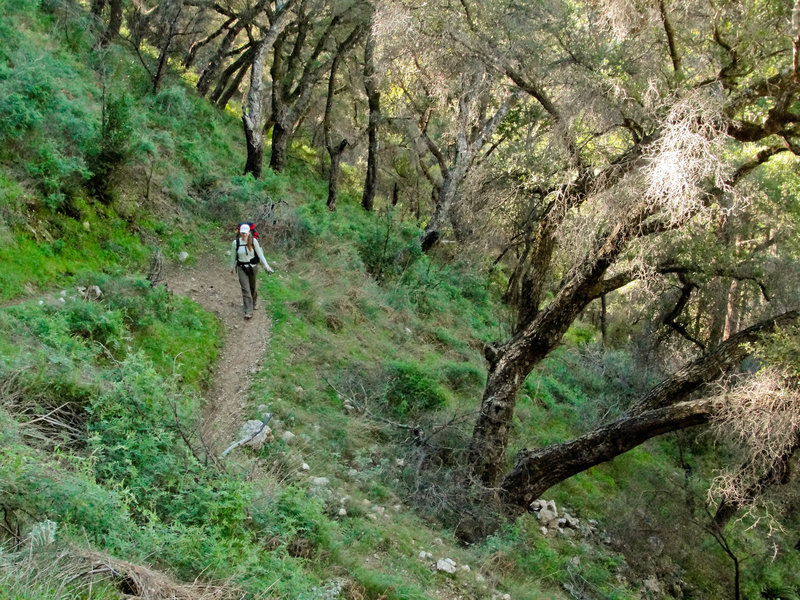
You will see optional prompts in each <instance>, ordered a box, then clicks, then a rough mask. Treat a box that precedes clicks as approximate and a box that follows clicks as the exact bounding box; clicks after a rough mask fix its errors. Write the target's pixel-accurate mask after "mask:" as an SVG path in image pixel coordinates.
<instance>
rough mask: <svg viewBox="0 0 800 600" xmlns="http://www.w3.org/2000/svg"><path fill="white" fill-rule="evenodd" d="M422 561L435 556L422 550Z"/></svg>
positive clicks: (420, 554)
mask: <svg viewBox="0 0 800 600" xmlns="http://www.w3.org/2000/svg"><path fill="white" fill-rule="evenodd" d="M419 558H420V560H427V559H429V558H433V554H431V553H430V552H428V551H427V550H421V551H420V553H419Z"/></svg>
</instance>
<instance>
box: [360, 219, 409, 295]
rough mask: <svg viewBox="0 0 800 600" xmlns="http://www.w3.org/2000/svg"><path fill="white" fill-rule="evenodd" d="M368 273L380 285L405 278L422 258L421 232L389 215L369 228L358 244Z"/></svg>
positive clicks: (374, 222)
mask: <svg viewBox="0 0 800 600" xmlns="http://www.w3.org/2000/svg"><path fill="white" fill-rule="evenodd" d="M356 246H357V248H358V253H359V255H360V256H361V260H362V261H363V262H364V266H365V267H366V269H367V272H368V273H370V274H371V275H372V276H373V277H375V279H377V280H378V281H379V282H380V281H384V280H391V279H394V278H396V277H398V276H400V275H402V274H403V273H404V272H405V271H406V270H408V269H409V268H410V267H411V266H412V265H413V264H414V263H415V262H417V261H418V260H419V259H420V258H421V257H422V248H421V246H420V244H419V230H418V229H417V228H416V227H410V226H409V225H408V224H404V223H403V222H402V221H399V220H396V219H395V218H394V216H393V215H392V213H391V212H387V213H386V214H385V215H383V217H382V218H381V219H380V220H377V219H376V220H375V221H373V222H372V223H370V224H369V225H368V226H367V227H366V231H364V232H363V233H361V235H360V237H359V239H358V241H357V242H356Z"/></svg>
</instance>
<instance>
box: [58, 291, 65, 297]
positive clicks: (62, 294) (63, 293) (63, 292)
mask: <svg viewBox="0 0 800 600" xmlns="http://www.w3.org/2000/svg"><path fill="white" fill-rule="evenodd" d="M59 295H60V296H61V297H62V298H63V297H64V296H66V295H67V290H61V292H60V293H59Z"/></svg>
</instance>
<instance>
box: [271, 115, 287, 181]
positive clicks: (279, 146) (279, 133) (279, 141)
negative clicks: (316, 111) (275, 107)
mask: <svg viewBox="0 0 800 600" xmlns="http://www.w3.org/2000/svg"><path fill="white" fill-rule="evenodd" d="M290 139H291V132H290V129H287V127H286V125H284V123H282V122H281V121H280V120H278V119H276V120H275V121H274V122H273V123H272V152H271V153H270V157H269V167H270V169H272V170H273V171H276V172H281V171H283V170H284V169H285V168H286V155H287V148H288V147H289V140H290Z"/></svg>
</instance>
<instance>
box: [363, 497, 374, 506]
mask: <svg viewBox="0 0 800 600" xmlns="http://www.w3.org/2000/svg"><path fill="white" fill-rule="evenodd" d="M362 503H363V504H364V506H369V505H371V504H372V502H370V501H369V500H367V499H366V498H364V499H363V500H362Z"/></svg>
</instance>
